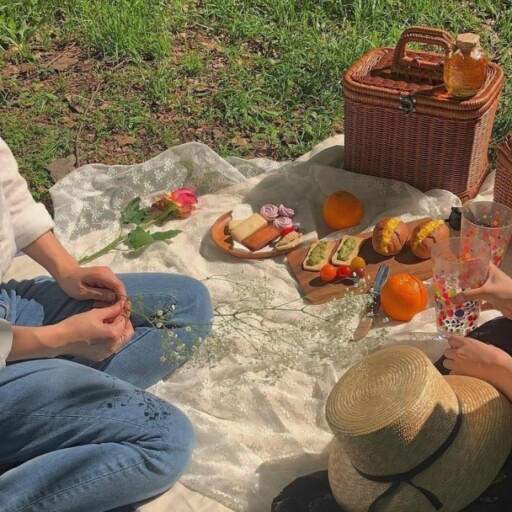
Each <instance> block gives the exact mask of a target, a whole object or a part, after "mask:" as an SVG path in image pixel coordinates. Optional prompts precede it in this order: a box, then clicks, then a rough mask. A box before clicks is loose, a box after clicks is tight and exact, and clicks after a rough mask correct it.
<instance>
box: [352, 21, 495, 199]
mask: <svg viewBox="0 0 512 512" xmlns="http://www.w3.org/2000/svg"><path fill="white" fill-rule="evenodd" d="M409 43H423V44H428V45H435V46H437V47H441V48H443V49H444V54H440V53H432V52H425V51H412V50H407V49H406V45H407V44H409ZM454 44H455V43H454V39H453V38H452V36H450V35H449V34H448V33H447V32H445V31H444V30H440V29H434V28H428V27H410V28H408V29H407V30H405V31H404V32H403V34H402V36H401V37H400V40H399V41H398V44H397V46H396V48H392V47H385V48H378V49H375V50H372V51H370V52H368V53H367V54H365V55H364V56H363V57H361V58H360V59H359V60H357V61H356V62H355V63H354V64H353V65H352V66H351V67H350V68H349V69H348V70H347V71H346V72H345V74H344V77H343V94H344V97H345V121H344V127H345V168H346V169H347V170H349V171H353V172H360V173H363V174H370V175H373V176H381V177H385V178H393V179H396V180H400V181H405V182H407V183H409V184H410V185H412V186H414V187H416V188H418V189H420V190H422V191H426V190H430V189H433V188H442V189H446V190H450V191H451V192H453V193H454V194H456V195H457V196H459V197H460V198H461V199H462V201H466V200H467V199H470V198H472V197H474V196H475V195H476V194H477V192H478V189H479V187H480V185H481V183H482V181H483V180H484V178H485V176H486V175H487V172H488V169H489V161H488V156H487V151H488V147H489V140H490V137H491V131H492V126H493V123H494V117H495V114H496V107H497V105H498V99H499V96H500V93H501V89H502V87H503V80H504V78H503V71H502V70H501V68H500V67H499V66H498V65H496V64H494V63H489V66H488V71H487V80H486V82H485V84H484V86H483V87H482V89H480V91H479V92H478V93H477V94H476V95H475V96H473V97H472V98H469V99H466V100H458V99H455V98H454V97H452V96H451V95H450V94H449V93H448V92H447V91H446V88H445V86H444V82H443V62H444V57H445V55H446V53H447V52H448V51H449V50H450V49H451V48H452V47H453V45H454Z"/></svg>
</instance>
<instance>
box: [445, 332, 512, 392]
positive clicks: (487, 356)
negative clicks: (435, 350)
mask: <svg viewBox="0 0 512 512" xmlns="http://www.w3.org/2000/svg"><path fill="white" fill-rule="evenodd" d="M448 344H449V348H447V349H446V350H445V351H444V356H445V358H446V359H445V360H444V361H443V366H444V367H445V368H447V369H448V370H450V374H451V375H467V376H469V377H476V378H477V379H481V380H485V381H486V382H488V383H489V384H492V385H493V386H494V387H496V388H498V389H499V390H500V391H502V392H504V393H505V394H508V391H509V390H510V369H511V367H512V358H511V357H510V355H509V354H507V353H506V352H505V351H503V350H501V349H499V348H498V347H495V346H494V345H488V344H486V343H482V342H481V341H478V340H475V339H473V338H465V337H464V336H451V337H450V338H448Z"/></svg>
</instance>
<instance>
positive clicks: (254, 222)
mask: <svg viewBox="0 0 512 512" xmlns="http://www.w3.org/2000/svg"><path fill="white" fill-rule="evenodd" d="M267 224H268V222H267V221H266V220H265V219H264V218H263V217H262V216H261V215H260V214H259V213H253V214H252V215H251V216H250V217H248V218H247V219H245V220H244V221H242V222H240V224H238V225H236V226H235V227H234V228H233V229H232V230H231V236H232V237H233V240H236V241H237V242H242V240H244V239H245V238H247V237H248V236H251V235H252V234H254V233H256V231H258V230H260V229H261V228H264V227H265V226H266V225H267Z"/></svg>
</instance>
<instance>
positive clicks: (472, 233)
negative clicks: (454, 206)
mask: <svg viewBox="0 0 512 512" xmlns="http://www.w3.org/2000/svg"><path fill="white" fill-rule="evenodd" d="M511 235H512V209H511V208H509V207H508V206H505V205H503V204H500V203H495V202H493V201H475V202H470V203H466V204H465V205H464V207H463V208H462V224H461V230H460V236H461V237H467V238H474V239H478V240H483V241H484V242H486V243H488V244H489V246H490V247H491V260H492V262H493V263H494V264H495V265H498V266H499V265H500V264H501V262H502V261H503V258H504V257H505V253H506V252H507V247H508V243H509V241H510V237H511Z"/></svg>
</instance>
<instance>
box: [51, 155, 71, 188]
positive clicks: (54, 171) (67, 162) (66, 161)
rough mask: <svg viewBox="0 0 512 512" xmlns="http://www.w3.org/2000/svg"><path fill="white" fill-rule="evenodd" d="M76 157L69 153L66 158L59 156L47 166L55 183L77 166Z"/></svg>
mask: <svg viewBox="0 0 512 512" xmlns="http://www.w3.org/2000/svg"><path fill="white" fill-rule="evenodd" d="M75 163H76V158H75V155H69V156H67V157H66V158H57V160H54V161H53V162H52V163H51V164H49V165H48V166H47V167H46V168H47V169H48V171H50V176H51V177H52V179H53V181H54V183H57V181H59V180H61V179H62V178H64V176H66V175H67V174H69V173H70V172H71V171H72V170H73V169H74V168H75Z"/></svg>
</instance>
